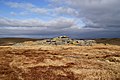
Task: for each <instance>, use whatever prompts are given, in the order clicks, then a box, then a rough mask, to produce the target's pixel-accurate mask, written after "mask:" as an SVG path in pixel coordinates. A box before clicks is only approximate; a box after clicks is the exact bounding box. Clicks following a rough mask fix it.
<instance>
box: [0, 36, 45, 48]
mask: <svg viewBox="0 0 120 80" xmlns="http://www.w3.org/2000/svg"><path fill="white" fill-rule="evenodd" d="M37 40H43V39H32V38H0V46H6V45H13V44H15V43H21V42H25V41H37Z"/></svg>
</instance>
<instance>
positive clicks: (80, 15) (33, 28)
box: [0, 0, 120, 38]
mask: <svg viewBox="0 0 120 80" xmlns="http://www.w3.org/2000/svg"><path fill="white" fill-rule="evenodd" d="M0 4H1V5H0V37H29V38H45V37H55V36H60V35H67V36H70V37H73V38H112V37H114V38H117V37H120V35H119V34H120V9H119V7H120V6H119V5H120V0H74V1H73V0H0Z"/></svg>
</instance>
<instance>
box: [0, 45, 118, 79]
mask: <svg viewBox="0 0 120 80" xmlns="http://www.w3.org/2000/svg"><path fill="white" fill-rule="evenodd" d="M0 80H120V46H112V45H106V46H105V45H95V46H33V47H31V46H26V47H25V46H24V47H12V46H11V47H10V46H8V47H7V46H3V47H2V46H1V47H0Z"/></svg>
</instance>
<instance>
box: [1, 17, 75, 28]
mask: <svg viewBox="0 0 120 80" xmlns="http://www.w3.org/2000/svg"><path fill="white" fill-rule="evenodd" d="M75 25H76V21H75V20H74V19H69V18H64V17H59V18H55V19H52V20H50V21H43V20H40V19H26V20H18V19H8V18H0V26H1V27H6V26H7V27H44V28H49V29H65V28H70V27H72V26H75Z"/></svg>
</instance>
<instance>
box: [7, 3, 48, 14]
mask: <svg viewBox="0 0 120 80" xmlns="http://www.w3.org/2000/svg"><path fill="white" fill-rule="evenodd" d="M6 4H7V5H8V6H10V7H12V8H22V9H25V10H28V11H30V12H34V13H38V14H47V13H48V11H47V10H46V9H45V8H39V7H37V6H35V5H33V4H31V3H17V2H7V3H6Z"/></svg>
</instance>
